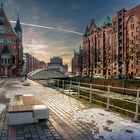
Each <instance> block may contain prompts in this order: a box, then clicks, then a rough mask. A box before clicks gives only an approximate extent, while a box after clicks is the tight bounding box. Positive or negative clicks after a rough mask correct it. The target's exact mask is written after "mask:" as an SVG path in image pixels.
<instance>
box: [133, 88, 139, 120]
mask: <svg viewBox="0 0 140 140" xmlns="http://www.w3.org/2000/svg"><path fill="white" fill-rule="evenodd" d="M139 96H140V90H139V89H137V98H136V112H135V118H134V121H135V122H136V121H138V111H139Z"/></svg>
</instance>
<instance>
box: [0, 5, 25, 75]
mask: <svg viewBox="0 0 140 140" xmlns="http://www.w3.org/2000/svg"><path fill="white" fill-rule="evenodd" d="M23 64H24V61H23V46H22V29H21V26H20V21H19V17H18V20H17V23H16V26H15V28H14V29H13V28H12V26H11V24H10V22H9V20H8V18H7V16H6V14H5V11H4V9H3V4H1V7H0V77H3V76H6V77H7V76H8V77H9V76H20V75H21V73H22V68H23Z"/></svg>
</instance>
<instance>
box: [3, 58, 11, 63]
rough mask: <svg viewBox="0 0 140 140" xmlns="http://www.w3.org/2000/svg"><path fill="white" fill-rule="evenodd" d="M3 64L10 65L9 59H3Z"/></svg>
mask: <svg viewBox="0 0 140 140" xmlns="http://www.w3.org/2000/svg"><path fill="white" fill-rule="evenodd" d="M1 64H10V59H9V58H1Z"/></svg>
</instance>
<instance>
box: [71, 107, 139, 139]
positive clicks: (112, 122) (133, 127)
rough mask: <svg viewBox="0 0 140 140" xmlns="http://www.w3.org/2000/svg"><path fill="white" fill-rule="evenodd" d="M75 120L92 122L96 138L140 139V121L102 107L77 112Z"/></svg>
mask: <svg viewBox="0 0 140 140" xmlns="http://www.w3.org/2000/svg"><path fill="white" fill-rule="evenodd" d="M73 121H80V122H86V123H91V126H92V128H91V129H92V132H93V135H94V138H95V139H99V140H100V139H103V137H104V139H105V140H140V124H139V123H134V122H132V121H131V120H129V119H126V118H122V117H121V116H120V115H118V114H115V113H112V112H108V111H105V110H103V109H101V108H93V109H88V110H83V111H79V112H76V113H75V114H74V116H73ZM102 136H103V137H102Z"/></svg>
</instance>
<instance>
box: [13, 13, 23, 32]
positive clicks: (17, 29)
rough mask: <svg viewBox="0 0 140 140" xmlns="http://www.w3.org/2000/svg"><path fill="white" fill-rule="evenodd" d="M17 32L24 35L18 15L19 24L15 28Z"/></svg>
mask: <svg viewBox="0 0 140 140" xmlns="http://www.w3.org/2000/svg"><path fill="white" fill-rule="evenodd" d="M14 29H15V32H16V33H18V32H20V33H22V29H21V25H20V20H19V14H18V19H17V22H16V26H15V28H14Z"/></svg>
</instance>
